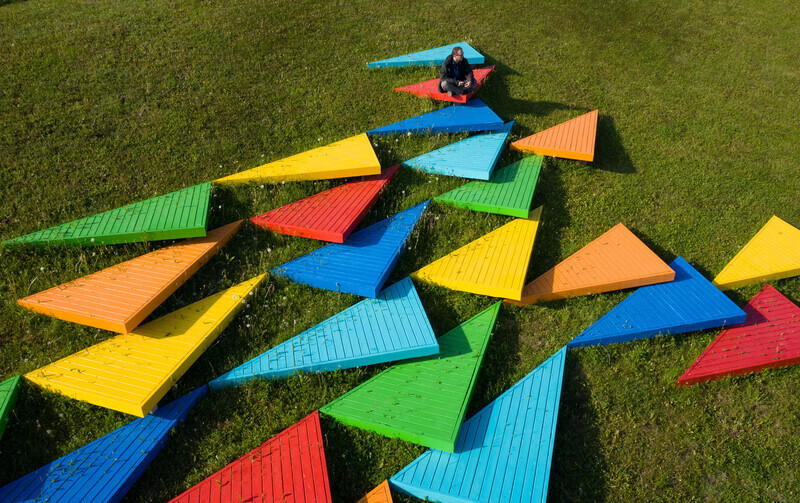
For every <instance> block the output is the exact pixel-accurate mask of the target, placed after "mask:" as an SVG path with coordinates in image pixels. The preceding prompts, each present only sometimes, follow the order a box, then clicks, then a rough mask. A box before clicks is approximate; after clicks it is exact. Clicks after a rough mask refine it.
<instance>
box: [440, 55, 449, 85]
mask: <svg viewBox="0 0 800 503" xmlns="http://www.w3.org/2000/svg"><path fill="white" fill-rule="evenodd" d="M449 59H450V56H447V57H446V58H444V61H443V62H442V68H440V69H439V80H443V79H446V78H447V63H448V62H449V61H448V60H449Z"/></svg>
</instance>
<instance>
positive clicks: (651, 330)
mask: <svg viewBox="0 0 800 503" xmlns="http://www.w3.org/2000/svg"><path fill="white" fill-rule="evenodd" d="M669 266H670V267H671V268H672V269H673V270H674V271H675V279H674V280H673V281H670V282H667V283H659V284H657V285H648V286H643V287H641V288H639V289H637V290H636V291H635V292H633V293H632V294H631V295H630V296H629V297H628V298H626V299H625V300H623V301H622V302H620V303H619V304H618V305H617V306H616V307H615V308H614V309H612V310H611V311H609V312H608V313H606V314H605V315H604V316H603V317H602V318H600V319H599V320H597V321H596V322H595V323H594V324H593V325H592V326H590V327H589V328H587V329H586V330H584V331H583V332H582V333H581V334H580V335H579V336H577V337H575V338H574V339H572V340H571V341H570V342H569V343H568V344H567V346H569V347H571V348H573V347H585V346H603V345H606V344H614V343H618V342H628V341H632V340H635V339H645V338H649V337H653V336H656V335H668V334H681V333H684V332H693V331H695V330H703V329H706V328H714V327H720V326H723V325H733V324H736V323H742V322H743V321H744V320H745V318H746V316H747V315H746V314H745V312H744V311H742V310H741V309H740V308H739V307H738V306H737V305H736V304H734V303H733V302H732V301H731V300H730V299H729V298H728V297H726V296H725V294H724V293H722V292H721V291H720V290H719V289H718V288H717V287H715V286H714V285H712V284H711V282H710V281H708V280H707V279H706V278H705V277H703V275H702V274H700V273H699V272H697V270H696V269H695V268H694V267H692V266H691V265H689V263H688V262H686V261H685V260H684V259H683V258H681V257H678V258H676V259H675V260H674V261H673V262H672V263H671V264H670V265H669Z"/></svg>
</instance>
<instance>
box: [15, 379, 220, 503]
mask: <svg viewBox="0 0 800 503" xmlns="http://www.w3.org/2000/svg"><path fill="white" fill-rule="evenodd" d="M206 393H208V387H206V386H203V387H202V388H199V389H197V390H195V391H193V392H191V393H189V394H187V395H184V396H183V397H181V398H178V399H177V400H175V401H174V402H171V403H169V404H167V405H165V406H163V407H161V408H159V409H158V410H156V411H155V412H154V413H152V414H150V415H147V416H145V417H143V418H141V419H136V420H134V421H131V422H130V423H128V424H126V425H125V426H123V427H121V428H117V429H116V430H114V431H112V432H111V433H109V434H108V435H105V436H103V437H101V438H99V439H97V440H95V441H94V442H91V443H89V444H87V445H85V446H83V447H81V448H79V449H76V450H74V451H72V452H71V453H69V454H67V455H66V456H64V457H62V458H59V459H57V460H55V461H53V462H52V463H49V464H47V465H45V466H43V467H41V468H39V469H38V470H36V471H34V472H31V473H29V474H28V475H25V476H24V477H21V478H19V479H17V480H15V481H14V482H11V483H10V484H8V485H6V486H4V487H2V488H0V501H18V502H22V501H31V502H32V501H47V502H50V503H55V502H58V501H64V502H73V501H120V500H121V499H122V498H123V497H124V496H125V494H126V493H127V492H128V491H129V490H130V488H131V487H132V486H133V484H134V483H135V482H136V481H137V480H138V479H139V477H141V475H142V473H144V470H145V468H147V465H149V464H150V462H151V461H153V459H155V457H156V456H157V455H158V453H159V452H161V449H162V448H163V447H164V443H165V442H166V441H167V437H168V436H169V431H170V430H171V429H172V428H173V427H175V426H176V425H177V424H178V423H179V422H182V421H184V420H185V419H186V416H187V415H188V414H189V410H191V408H192V407H193V406H194V404H195V403H197V401H198V400H199V399H200V398H201V397H202V396H204V395H205V394H206Z"/></svg>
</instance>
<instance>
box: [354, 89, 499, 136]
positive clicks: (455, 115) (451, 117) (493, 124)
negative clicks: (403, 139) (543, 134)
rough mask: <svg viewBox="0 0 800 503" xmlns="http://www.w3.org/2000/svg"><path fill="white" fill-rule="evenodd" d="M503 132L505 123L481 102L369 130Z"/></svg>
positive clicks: (378, 132)
mask: <svg viewBox="0 0 800 503" xmlns="http://www.w3.org/2000/svg"><path fill="white" fill-rule="evenodd" d="M500 129H503V120H502V119H501V118H500V117H498V116H497V114H496V113H494V112H493V111H492V109H491V108H489V107H488V106H486V104H485V103H484V102H482V101H481V100H479V99H477V98H476V99H474V100H471V101H469V102H468V103H466V104H464V105H453V106H449V107H446V108H442V109H441V110H435V111H433V112H428V113H426V114H422V115H418V116H417V117H411V118H410V119H405V120H402V121H400V122H395V123H393V124H389V125H388V126H383V127H379V128H376V129H371V130H369V131H367V134H370V135H390V134H406V133H417V134H434V133H459V132H464V131H497V130H500Z"/></svg>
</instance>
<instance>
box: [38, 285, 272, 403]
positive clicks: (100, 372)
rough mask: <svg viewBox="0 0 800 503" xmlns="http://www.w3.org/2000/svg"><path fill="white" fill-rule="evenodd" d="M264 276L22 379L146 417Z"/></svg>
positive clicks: (96, 345) (87, 400) (225, 324)
mask: <svg viewBox="0 0 800 503" xmlns="http://www.w3.org/2000/svg"><path fill="white" fill-rule="evenodd" d="M265 277H266V274H262V275H261V276H257V277H255V278H252V279H250V280H248V281H245V282H244V283H240V284H238V285H236V286H234V287H232V288H229V289H227V290H225V291H223V292H220V293H218V294H215V295H212V296H210V297H207V298H205V299H203V300H201V301H198V302H195V303H194V304H191V305H189V306H186V307H184V308H182V309H179V310H177V311H174V312H172V313H170V314H167V315H166V316H162V317H161V318H158V319H156V320H153V321H151V322H149V323H146V324H144V325H142V326H140V327H138V328H136V330H134V331H133V332H131V333H129V334H124V335H117V336H115V337H112V338H110V339H107V340H105V341H103V342H101V343H99V344H95V345H94V346H92V347H89V348H87V349H84V350H83V351H79V352H77V353H75V354H73V355H72V356H68V357H66V358H64V359H61V360H59V361H57V362H55V363H51V364H50V365H47V366H45V367H42V368H40V369H38V370H34V371H33V372H31V373H29V374H27V375H26V376H25V377H26V378H27V379H28V380H30V381H31V382H34V383H36V384H38V385H40V386H43V387H45V388H47V389H50V390H52V391H55V392H57V393H62V394H64V395H67V396H69V397H72V398H76V399H78V400H83V401H85V402H89V403H92V404H95V405H99V406H101V407H107V408H109V409H113V410H118V411H120V412H125V413H128V414H133V415H135V416H139V417H144V416H145V415H146V414H147V413H148V412H150V411H151V410H152V409H153V407H155V406H156V404H158V401H159V400H160V399H161V398H162V397H163V396H164V395H165V394H166V392H167V391H168V390H169V389H170V388H171V387H172V385H173V384H174V383H175V382H176V381H177V380H178V379H179V378H180V377H181V376H182V375H183V374H184V373H185V372H186V370H188V368H189V367H190V366H191V365H192V364H193V363H194V362H195V361H196V360H197V359H198V358H199V357H200V355H201V354H202V353H203V351H205V349H206V348H207V347H208V346H210V345H211V343H212V342H214V340H215V339H216V338H217V336H218V335H219V334H220V333H221V332H222V331H223V330H224V329H225V327H226V326H227V325H228V323H230V321H231V320H232V319H233V317H234V316H235V315H236V313H237V311H239V309H240V308H242V307H243V305H244V304H246V303H247V299H248V298H249V295H250V293H251V292H252V291H253V290H254V289H255V287H256V286H258V284H259V283H261V281H262V280H263V279H264V278H265Z"/></svg>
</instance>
